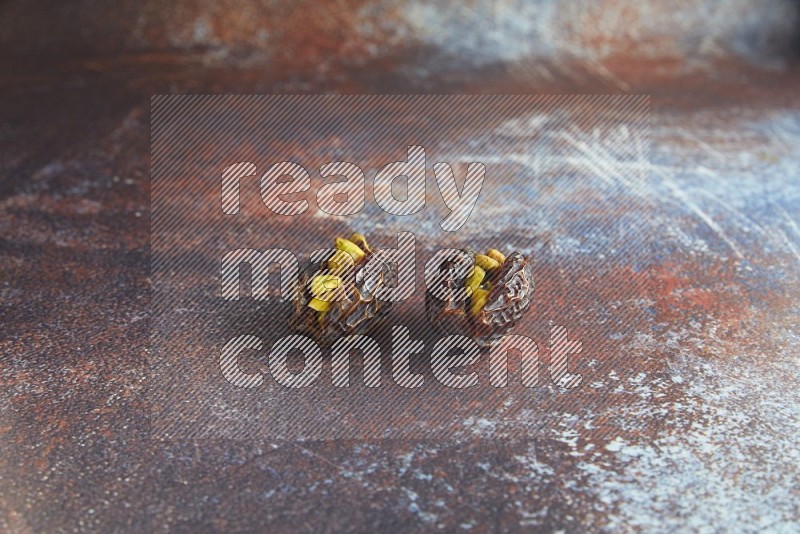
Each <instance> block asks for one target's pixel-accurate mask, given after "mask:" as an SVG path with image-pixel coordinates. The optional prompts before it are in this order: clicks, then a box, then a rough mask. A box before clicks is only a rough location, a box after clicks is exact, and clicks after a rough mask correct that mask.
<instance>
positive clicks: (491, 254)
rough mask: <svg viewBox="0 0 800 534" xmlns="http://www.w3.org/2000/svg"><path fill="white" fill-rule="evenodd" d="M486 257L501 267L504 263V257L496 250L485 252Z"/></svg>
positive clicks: (491, 249)
mask: <svg viewBox="0 0 800 534" xmlns="http://www.w3.org/2000/svg"><path fill="white" fill-rule="evenodd" d="M486 255H487V256H489V257H490V258H492V259H493V260H494V261H496V262H497V263H499V264H500V265H503V264H504V263H505V262H506V257H505V256H504V255H503V253H502V252H500V251H499V250H497V249H496V248H490V249H489V250H487V251H486Z"/></svg>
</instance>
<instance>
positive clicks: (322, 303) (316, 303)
mask: <svg viewBox="0 0 800 534" xmlns="http://www.w3.org/2000/svg"><path fill="white" fill-rule="evenodd" d="M308 307H309V308H311V309H312V310H316V311H318V312H326V311H328V310H329V309H331V302H329V301H327V300H322V299H318V298H313V299H311V300H310V301H309V302H308Z"/></svg>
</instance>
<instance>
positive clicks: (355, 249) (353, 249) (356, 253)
mask: <svg viewBox="0 0 800 534" xmlns="http://www.w3.org/2000/svg"><path fill="white" fill-rule="evenodd" d="M336 248H338V249H339V250H343V251H345V252H347V253H348V254H350V255H351V256H352V257H353V260H354V261H355V262H356V263H357V262H359V261H361V260H362V259H364V256H365V253H364V251H363V250H361V248H359V246H358V245H356V244H355V243H353V242H352V241H350V240H349V239H343V238H341V237H337V238H336Z"/></svg>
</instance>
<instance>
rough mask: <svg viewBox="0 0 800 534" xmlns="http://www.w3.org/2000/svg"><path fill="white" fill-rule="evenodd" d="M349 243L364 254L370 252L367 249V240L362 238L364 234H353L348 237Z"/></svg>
mask: <svg viewBox="0 0 800 534" xmlns="http://www.w3.org/2000/svg"><path fill="white" fill-rule="evenodd" d="M350 241H352V242H353V243H355V244H356V245H358V246H359V247H360V248H361V250H363V251H364V252H372V250H370V248H369V244H368V243H367V238H366V237H364V234H359V233H358V232H353V234H352V235H351V236H350Z"/></svg>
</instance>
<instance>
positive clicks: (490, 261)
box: [475, 254, 500, 271]
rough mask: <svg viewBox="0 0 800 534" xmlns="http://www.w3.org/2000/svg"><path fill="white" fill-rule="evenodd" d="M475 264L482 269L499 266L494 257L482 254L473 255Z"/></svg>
mask: <svg viewBox="0 0 800 534" xmlns="http://www.w3.org/2000/svg"><path fill="white" fill-rule="evenodd" d="M475 265H477V266H478V267H480V268H481V269H483V270H484V271H491V270H492V269H497V268H498V267H500V263H499V262H498V261H497V260H496V259H494V258H490V257H489V256H484V255H483V254H476V255H475Z"/></svg>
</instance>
